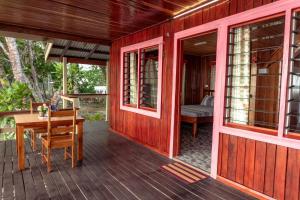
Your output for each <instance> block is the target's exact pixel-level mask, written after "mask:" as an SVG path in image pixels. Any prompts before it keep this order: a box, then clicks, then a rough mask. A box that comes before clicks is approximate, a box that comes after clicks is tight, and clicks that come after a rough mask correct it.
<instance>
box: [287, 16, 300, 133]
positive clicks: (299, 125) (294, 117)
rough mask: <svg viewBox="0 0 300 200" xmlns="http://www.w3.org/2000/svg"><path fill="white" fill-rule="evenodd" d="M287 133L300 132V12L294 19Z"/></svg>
mask: <svg viewBox="0 0 300 200" xmlns="http://www.w3.org/2000/svg"><path fill="white" fill-rule="evenodd" d="M291 43H292V45H291V60H290V73H289V91H288V104H287V105H288V106H287V120H286V123H287V124H286V132H298V133H299V132H300V12H295V13H294V14H293V19H292V40H291Z"/></svg>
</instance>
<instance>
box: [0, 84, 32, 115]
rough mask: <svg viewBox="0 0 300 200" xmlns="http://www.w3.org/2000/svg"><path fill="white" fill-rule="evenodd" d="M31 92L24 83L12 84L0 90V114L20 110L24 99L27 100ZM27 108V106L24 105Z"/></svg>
mask: <svg viewBox="0 0 300 200" xmlns="http://www.w3.org/2000/svg"><path fill="white" fill-rule="evenodd" d="M30 96H31V91H30V89H29V88H28V86H27V85H26V84H24V83H19V82H14V83H12V84H11V85H10V86H5V87H4V88H2V89H1V90H0V112H7V111H14V110H21V109H22V108H24V98H25V99H29V98H30ZM25 106H26V107H28V105H25Z"/></svg>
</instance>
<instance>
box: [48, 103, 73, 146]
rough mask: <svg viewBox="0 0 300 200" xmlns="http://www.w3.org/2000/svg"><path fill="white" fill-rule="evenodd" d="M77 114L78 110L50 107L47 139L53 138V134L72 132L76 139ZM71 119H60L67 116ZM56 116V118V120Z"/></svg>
mask: <svg viewBox="0 0 300 200" xmlns="http://www.w3.org/2000/svg"><path fill="white" fill-rule="evenodd" d="M76 116H77V110H76V109H72V110H59V111H51V109H50V108H49V109H48V136H47V139H48V140H49V141H50V140H51V135H58V134H65V133H72V138H73V140H74V137H75V131H76ZM67 117H69V118H70V119H69V120H64V121H63V120H59V118H61V119H62V118H67ZM54 118H55V120H54Z"/></svg>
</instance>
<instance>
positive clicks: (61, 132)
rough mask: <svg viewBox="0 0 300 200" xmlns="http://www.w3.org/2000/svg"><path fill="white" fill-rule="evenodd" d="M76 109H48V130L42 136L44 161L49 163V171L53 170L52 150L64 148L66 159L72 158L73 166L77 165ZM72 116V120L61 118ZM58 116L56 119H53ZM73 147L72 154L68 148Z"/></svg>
mask: <svg viewBox="0 0 300 200" xmlns="http://www.w3.org/2000/svg"><path fill="white" fill-rule="evenodd" d="M76 114H77V113H76V109H72V110H62V111H56V112H52V111H51V109H49V111H48V116H49V118H48V131H47V135H43V136H42V161H43V163H47V168H48V172H51V150H52V149H58V148H64V150H65V152H64V158H65V160H66V159H68V157H70V158H71V159H72V168H74V167H75V166H76V159H75V132H76ZM63 117H70V121H69V120H68V121H65V122H64V121H61V120H59V118H63ZM53 118H56V121H54V120H53ZM69 147H71V154H70V153H69V152H68V148H69Z"/></svg>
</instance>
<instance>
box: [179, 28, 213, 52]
mask: <svg viewBox="0 0 300 200" xmlns="http://www.w3.org/2000/svg"><path fill="white" fill-rule="evenodd" d="M183 48H184V54H188V55H195V56H204V55H210V54H216V49H217V32H212V33H209V34H205V35H201V36H195V37H193V38H189V39H185V40H184V41H183Z"/></svg>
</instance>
